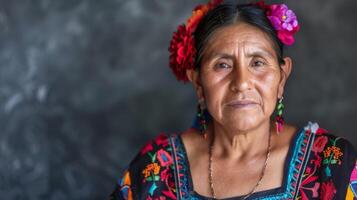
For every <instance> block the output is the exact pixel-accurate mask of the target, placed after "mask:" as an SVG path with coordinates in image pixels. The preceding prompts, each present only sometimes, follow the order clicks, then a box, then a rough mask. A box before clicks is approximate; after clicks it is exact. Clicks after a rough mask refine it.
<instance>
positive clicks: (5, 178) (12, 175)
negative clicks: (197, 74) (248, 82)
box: [0, 0, 357, 200]
mask: <svg viewBox="0 0 357 200" xmlns="http://www.w3.org/2000/svg"><path fill="white" fill-rule="evenodd" d="M199 2H203V1H189V0H175V1H173V0H171V1H170V0H127V1H124V0H116V1H115V0H101V1H98V0H87V1H85V0H57V1H54V0H18V1H14V0H0V199H6V200H15V199H16V200H17V199H31V200H35V199H50V200H62V199H93V200H94V199H105V198H106V197H107V196H108V194H109V193H110V191H111V190H112V189H113V186H114V183H115V181H116V179H117V178H118V177H119V175H120V173H121V172H122V170H123V168H124V167H125V166H126V165H127V164H128V163H129V161H130V160H131V159H132V158H133V156H134V154H136V152H137V151H138V150H139V148H140V147H141V146H142V145H143V144H144V143H145V142H146V141H147V140H148V139H149V138H152V137H154V136H155V135H157V134H158V133H159V132H161V131H165V132H179V131H182V130H184V129H186V128H187V127H189V126H190V125H191V122H192V119H193V116H194V113H195V108H196V107H195V102H196V100H195V95H194V93H193V90H192V88H191V86H190V85H182V84H180V83H177V82H176V81H175V78H174V76H173V75H172V74H171V72H170V70H169V68H168V52H167V48H168V43H169V40H170V38H171V33H172V32H173V31H174V30H175V28H176V26H177V25H178V24H179V23H182V22H184V21H185V20H186V18H187V17H188V16H189V15H190V12H191V9H192V8H193V7H194V5H196V4H197V3H199ZM288 4H289V6H290V7H291V8H293V9H294V10H295V11H296V13H297V15H298V17H299V19H300V23H301V25H302V30H301V32H300V33H299V34H298V35H297V38H296V39H297V42H296V44H295V45H294V46H293V47H291V48H289V49H288V54H289V55H291V56H292V57H293V59H294V69H293V75H292V76H291V79H290V80H289V82H288V85H287V90H286V92H287V94H286V95H285V103H286V112H285V113H286V114H285V116H286V118H287V121H289V122H292V123H295V124H297V125H299V126H302V125H304V124H305V123H306V122H307V121H308V120H312V121H317V122H319V124H320V125H321V126H323V127H325V128H327V129H329V130H330V131H331V132H333V133H335V134H338V135H341V136H344V137H346V138H348V139H349V140H350V141H351V142H353V143H354V144H355V145H357V132H356V127H355V125H356V123H357V107H356V106H355V104H356V102H357V93H356V86H357V84H356V78H357V75H356V73H357V66H356V63H357V61H356V58H357V56H356V52H357V37H356V31H357V27H356V24H357V12H356V11H357V1H355V0H338V1H336V0H320V1H317V0H314V1H312V0H299V1H289V2H288Z"/></svg>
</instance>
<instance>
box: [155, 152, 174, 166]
mask: <svg viewBox="0 0 357 200" xmlns="http://www.w3.org/2000/svg"><path fill="white" fill-rule="evenodd" d="M157 159H158V160H159V162H160V165H161V166H162V167H166V166H169V165H171V164H172V163H173V161H172V157H171V155H170V154H169V153H167V151H165V150H163V149H160V150H159V151H158V152H157Z"/></svg>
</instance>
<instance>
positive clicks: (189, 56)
mask: <svg viewBox="0 0 357 200" xmlns="http://www.w3.org/2000/svg"><path fill="white" fill-rule="evenodd" d="M222 2H223V0H211V1H210V2H208V3H207V4H202V5H198V6H197V7H196V8H195V9H194V10H193V12H192V16H191V17H190V18H189V19H188V20H187V23H186V25H184V24H183V25H180V26H179V27H178V28H177V31H176V32H174V34H173V36H172V39H171V42H170V47H169V52H170V68H171V70H172V71H173V73H174V74H175V76H176V78H177V80H179V81H183V82H187V81H188V78H187V76H186V70H187V69H194V68H195V66H194V62H195V57H196V47H195V40H194V38H193V33H194V31H195V30H196V27H197V25H198V24H199V23H200V21H201V20H202V18H203V17H204V16H205V15H206V14H207V12H208V11H210V10H212V9H213V8H214V7H216V6H217V5H218V4H220V3H222Z"/></svg>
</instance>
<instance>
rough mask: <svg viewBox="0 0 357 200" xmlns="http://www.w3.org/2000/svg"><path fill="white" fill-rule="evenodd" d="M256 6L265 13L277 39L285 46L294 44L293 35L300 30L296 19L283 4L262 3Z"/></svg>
mask: <svg viewBox="0 0 357 200" xmlns="http://www.w3.org/2000/svg"><path fill="white" fill-rule="evenodd" d="M256 5H258V6H259V7H261V8H262V9H263V10H265V12H266V16H267V18H268V19H269V21H270V22H271V24H272V25H273V27H274V29H275V30H276V31H277V35H278V38H279V39H280V41H281V42H282V43H283V44H285V45H292V44H293V43H294V42H295V39H294V34H295V33H296V32H298V31H299V30H300V26H299V23H298V21H297V17H296V15H295V13H294V12H293V11H292V10H289V8H288V7H287V6H286V5H285V4H271V5H266V4H265V3H264V1H261V2H258V3H257V4H256Z"/></svg>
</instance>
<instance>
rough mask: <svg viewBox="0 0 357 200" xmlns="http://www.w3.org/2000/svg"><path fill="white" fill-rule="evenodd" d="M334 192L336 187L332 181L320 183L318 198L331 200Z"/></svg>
mask: <svg viewBox="0 0 357 200" xmlns="http://www.w3.org/2000/svg"><path fill="white" fill-rule="evenodd" d="M335 194H336V188H335V185H334V184H333V182H332V181H331V180H330V181H328V182H324V183H322V186H321V190H320V198H321V199H323V200H331V199H333V197H334V196H335Z"/></svg>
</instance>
